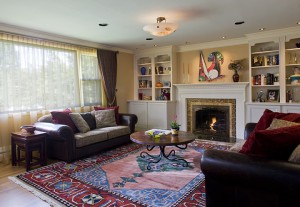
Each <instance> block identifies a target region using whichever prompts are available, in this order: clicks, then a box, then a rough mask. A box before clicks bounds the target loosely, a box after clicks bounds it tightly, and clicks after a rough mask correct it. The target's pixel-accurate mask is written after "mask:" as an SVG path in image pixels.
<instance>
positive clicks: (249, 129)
mask: <svg viewBox="0 0 300 207" xmlns="http://www.w3.org/2000/svg"><path fill="white" fill-rule="evenodd" d="M256 124H257V123H247V124H246V126H245V131H244V139H248V137H249V135H250V134H251V132H252V131H253V130H254V128H255V126H256Z"/></svg>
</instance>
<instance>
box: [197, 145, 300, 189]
mask: <svg viewBox="0 0 300 207" xmlns="http://www.w3.org/2000/svg"><path fill="white" fill-rule="evenodd" d="M201 169H202V171H203V173H204V174H205V176H207V179H215V180H221V181H224V182H229V181H230V182H232V183H235V184H236V185H239V186H252V187H257V186H261V187H262V188H268V189H278V188H284V189H286V190H290V191H292V192H293V191H295V189H299V186H300V179H299V175H300V165H299V164H294V163H290V162H287V161H279V160H269V159H262V158H258V157H251V156H248V155H245V154H242V153H236V152H230V151H223V150H213V149H211V150H205V151H204V154H203V157H202V159H201ZM297 191H298V190H297Z"/></svg>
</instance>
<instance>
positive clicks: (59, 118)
mask: <svg viewBox="0 0 300 207" xmlns="http://www.w3.org/2000/svg"><path fill="white" fill-rule="evenodd" d="M71 112H72V111H71V110H70V109H65V110H64V111H51V115H52V119H53V122H54V123H55V124H64V125H67V126H69V127H71V129H72V130H73V132H74V133H75V132H78V130H77V128H76V126H75V124H74V122H73V121H72V119H71V117H70V115H69V114H70V113H71Z"/></svg>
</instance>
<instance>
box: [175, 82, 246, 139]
mask: <svg viewBox="0 0 300 207" xmlns="http://www.w3.org/2000/svg"><path fill="white" fill-rule="evenodd" d="M248 84H249V83H248V82H237V83H201V84H174V86H175V88H176V100H177V105H176V111H177V112H176V113H177V117H178V122H180V123H181V128H182V130H187V99H188V98H202V99H205V98H207V99H235V100H236V136H237V138H238V139H243V137H244V127H245V120H246V119H245V114H246V111H245V102H246V101H247V100H246V99H247V95H246V92H247V87H248Z"/></svg>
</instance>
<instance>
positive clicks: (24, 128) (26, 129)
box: [20, 125, 36, 134]
mask: <svg viewBox="0 0 300 207" xmlns="http://www.w3.org/2000/svg"><path fill="white" fill-rule="evenodd" d="M20 128H21V130H22V132H27V133H29V134H33V133H34V130H35V129H36V127H35V126H33V125H23V126H21V127H20Z"/></svg>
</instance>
